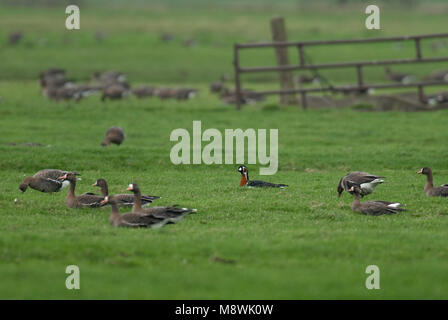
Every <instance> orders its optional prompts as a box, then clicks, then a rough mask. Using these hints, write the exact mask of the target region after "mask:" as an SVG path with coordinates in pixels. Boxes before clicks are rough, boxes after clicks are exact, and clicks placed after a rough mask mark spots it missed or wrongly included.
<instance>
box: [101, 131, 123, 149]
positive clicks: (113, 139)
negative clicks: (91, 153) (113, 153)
mask: <svg viewBox="0 0 448 320" xmlns="http://www.w3.org/2000/svg"><path fill="white" fill-rule="evenodd" d="M125 138H126V135H125V134H124V131H123V129H121V128H120V127H110V128H109V129H107V131H106V137H105V138H104V140H103V142H101V145H102V146H103V147H105V146H108V145H110V144H111V143H115V144H117V145H120V144H122V143H123V141H124V139H125Z"/></svg>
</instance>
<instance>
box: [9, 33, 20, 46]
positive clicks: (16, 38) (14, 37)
mask: <svg viewBox="0 0 448 320" xmlns="http://www.w3.org/2000/svg"><path fill="white" fill-rule="evenodd" d="M22 39H23V31H13V32H11V33H10V34H9V35H8V43H9V44H10V45H15V44H17V43H19V42H20V40H22Z"/></svg>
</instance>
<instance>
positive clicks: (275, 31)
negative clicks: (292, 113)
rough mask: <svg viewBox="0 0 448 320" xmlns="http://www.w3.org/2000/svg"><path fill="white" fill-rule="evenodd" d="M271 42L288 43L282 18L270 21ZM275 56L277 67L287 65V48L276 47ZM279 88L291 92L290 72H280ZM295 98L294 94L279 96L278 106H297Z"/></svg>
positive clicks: (292, 81)
mask: <svg viewBox="0 0 448 320" xmlns="http://www.w3.org/2000/svg"><path fill="white" fill-rule="evenodd" d="M271 32H272V40H273V41H274V42H285V41H288V37H287V35H286V28H285V20H284V19H283V17H273V18H272V19H271ZM275 56H276V58H277V65H278V66H284V65H289V58H288V48H287V47H276V48H275ZM279 74H280V86H281V88H282V90H293V89H294V80H293V75H292V72H291V71H280V72H279ZM297 103H298V102H297V97H296V95H295V94H282V95H280V104H297Z"/></svg>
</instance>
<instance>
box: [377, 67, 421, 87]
mask: <svg viewBox="0 0 448 320" xmlns="http://www.w3.org/2000/svg"><path fill="white" fill-rule="evenodd" d="M384 70H385V71H386V75H387V78H388V79H389V80H391V81H395V82H401V83H403V84H407V83H410V82H411V81H412V80H413V78H414V76H413V75H410V74H406V73H399V72H392V70H390V68H389V67H386V68H385V69H384Z"/></svg>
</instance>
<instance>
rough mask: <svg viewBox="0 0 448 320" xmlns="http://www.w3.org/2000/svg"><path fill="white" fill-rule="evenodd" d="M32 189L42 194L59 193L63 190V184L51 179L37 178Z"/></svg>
mask: <svg viewBox="0 0 448 320" xmlns="http://www.w3.org/2000/svg"><path fill="white" fill-rule="evenodd" d="M30 187H31V188H33V189H36V190H39V191H41V192H58V191H60V190H61V188H62V182H61V181H58V180H54V179H50V178H37V179H35V180H34V181H33V182H32V183H30Z"/></svg>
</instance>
